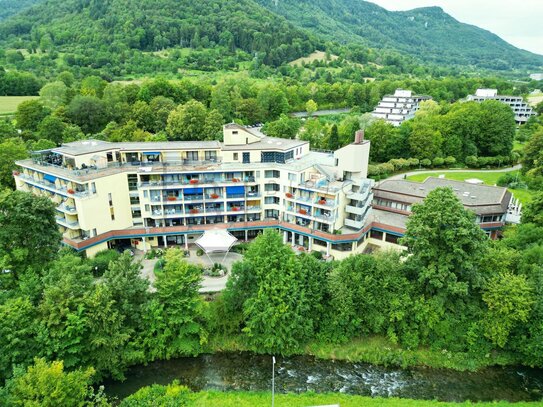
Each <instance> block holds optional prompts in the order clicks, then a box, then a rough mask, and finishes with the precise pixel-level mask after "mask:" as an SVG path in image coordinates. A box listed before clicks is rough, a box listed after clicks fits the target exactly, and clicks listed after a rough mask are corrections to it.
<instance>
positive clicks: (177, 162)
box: [14, 124, 373, 258]
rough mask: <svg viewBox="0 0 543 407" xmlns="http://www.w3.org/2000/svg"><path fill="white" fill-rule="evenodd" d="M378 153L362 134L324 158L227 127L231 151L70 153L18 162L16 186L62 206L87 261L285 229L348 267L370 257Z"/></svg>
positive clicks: (64, 222) (289, 237)
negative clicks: (357, 256) (365, 254)
mask: <svg viewBox="0 0 543 407" xmlns="http://www.w3.org/2000/svg"><path fill="white" fill-rule="evenodd" d="M369 149H370V143H369V141H367V140H363V133H362V132H359V133H357V137H356V140H355V142H353V143H352V144H350V145H348V146H346V147H343V148H341V149H339V150H337V151H336V152H333V153H325V152H315V151H311V150H310V146H309V143H308V142H306V141H301V140H290V139H282V138H272V137H266V136H265V135H263V134H262V133H260V132H259V131H257V130H256V129H251V128H245V127H242V126H239V125H237V124H228V125H226V126H224V141H223V142H219V141H183V142H150V143H139V142H120V143H110V142H106V141H99V140H85V141H77V142H73V143H66V144H64V145H62V146H61V147H58V148H54V149H51V150H45V151H39V152H34V153H33V154H32V158H31V159H29V160H23V161H18V162H17V165H18V167H19V169H18V170H17V171H16V172H14V176H15V180H16V184H17V189H19V190H22V191H29V192H33V193H35V194H40V195H45V196H48V197H49V198H50V199H51V200H52V201H53V202H55V203H56V205H57V208H56V209H57V223H58V225H59V228H60V230H61V231H62V233H63V239H64V243H65V244H67V245H69V246H71V247H73V248H75V249H76V250H78V251H85V252H86V255H87V256H93V255H94V254H96V253H97V252H99V251H101V250H104V249H107V248H111V247H114V246H120V247H127V246H132V247H135V248H138V249H142V250H148V249H150V248H152V247H170V246H180V247H188V245H189V244H191V243H192V242H194V241H195V240H196V239H197V238H198V237H199V236H201V235H202V233H203V232H204V231H205V230H208V229H217V228H222V229H227V230H228V231H229V232H230V233H232V234H233V235H234V236H236V237H237V238H238V239H240V240H249V239H251V238H253V237H255V236H256V235H257V234H258V233H259V232H261V231H262V230H263V229H266V228H274V229H278V230H280V231H282V233H283V236H284V241H285V243H287V242H288V243H291V244H292V245H293V246H296V248H297V249H298V250H300V251H302V250H319V251H322V252H324V253H326V255H329V256H334V257H336V258H341V257H344V256H346V255H348V254H350V253H352V252H356V251H363V249H364V247H365V243H366V240H367V235H368V231H369V229H370V225H369V222H368V219H369V216H370V212H371V202H372V198H373V196H372V192H371V189H372V185H373V181H372V180H369V179H368V178H367V169H368V159H369Z"/></svg>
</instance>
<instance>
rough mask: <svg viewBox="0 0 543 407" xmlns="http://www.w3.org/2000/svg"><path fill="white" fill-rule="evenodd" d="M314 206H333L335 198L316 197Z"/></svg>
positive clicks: (334, 205)
mask: <svg viewBox="0 0 543 407" xmlns="http://www.w3.org/2000/svg"><path fill="white" fill-rule="evenodd" d="M315 205H316V206H322V207H325V208H335V207H336V200H335V199H317V200H316V201H315Z"/></svg>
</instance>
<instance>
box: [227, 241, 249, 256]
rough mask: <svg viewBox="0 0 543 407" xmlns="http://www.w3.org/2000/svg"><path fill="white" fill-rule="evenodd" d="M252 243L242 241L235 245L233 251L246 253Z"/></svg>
mask: <svg viewBox="0 0 543 407" xmlns="http://www.w3.org/2000/svg"><path fill="white" fill-rule="evenodd" d="M249 245H250V243H246V242H242V243H238V244H237V245H235V246H233V247H232V249H231V251H232V252H234V253H239V254H244V253H245V252H246V251H247V249H248V248H249Z"/></svg>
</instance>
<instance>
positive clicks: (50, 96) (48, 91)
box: [40, 81, 68, 110]
mask: <svg viewBox="0 0 543 407" xmlns="http://www.w3.org/2000/svg"><path fill="white" fill-rule="evenodd" d="M67 94H68V87H67V86H66V84H65V83H64V82H62V81H56V82H50V83H48V84H46V85H45V86H44V87H43V88H41V89H40V98H41V101H42V103H43V105H44V106H46V107H48V108H49V109H51V110H54V109H56V108H57V107H59V106H61V105H64V104H66V98H67Z"/></svg>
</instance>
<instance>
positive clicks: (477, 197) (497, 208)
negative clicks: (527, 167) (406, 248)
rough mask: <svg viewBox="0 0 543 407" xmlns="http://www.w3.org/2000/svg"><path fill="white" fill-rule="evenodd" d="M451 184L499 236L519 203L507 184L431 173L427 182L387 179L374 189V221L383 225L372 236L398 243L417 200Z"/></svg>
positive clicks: (480, 221) (486, 228)
mask: <svg viewBox="0 0 543 407" xmlns="http://www.w3.org/2000/svg"><path fill="white" fill-rule="evenodd" d="M440 187H448V188H451V189H452V190H453V191H454V193H455V194H456V196H457V197H458V199H460V201H461V202H462V204H463V205H464V208H466V209H467V210H470V211H472V212H473V213H475V222H476V223H477V224H479V226H480V227H481V228H482V229H483V230H484V231H485V232H486V234H487V235H488V236H489V237H490V238H492V239H496V238H497V237H498V235H499V233H500V231H501V230H502V229H503V227H504V226H505V224H506V223H507V222H509V216H510V215H511V214H514V213H516V211H517V208H518V205H517V202H516V201H515V200H514V199H513V196H512V194H511V193H510V192H509V191H508V190H507V188H502V187H493V186H488V185H481V184H471V183H468V182H461V181H452V180H447V179H444V178H434V177H429V178H427V179H426V180H425V181H424V182H423V183H420V182H410V181H405V180H388V181H383V182H381V183H380V184H378V185H377V186H375V187H374V189H373V194H374V197H373V212H372V223H373V224H374V225H377V224H378V225H379V228H375V230H373V231H372V232H371V235H370V236H371V237H372V238H373V239H376V240H382V241H384V242H387V243H390V244H397V242H398V238H399V237H401V236H403V234H404V233H405V230H406V222H407V219H408V217H409V215H410V214H411V209H412V206H413V205H414V204H418V203H421V202H422V201H423V200H424V199H425V198H426V196H427V195H428V194H429V193H430V192H431V191H433V190H434V189H436V188H440Z"/></svg>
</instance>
